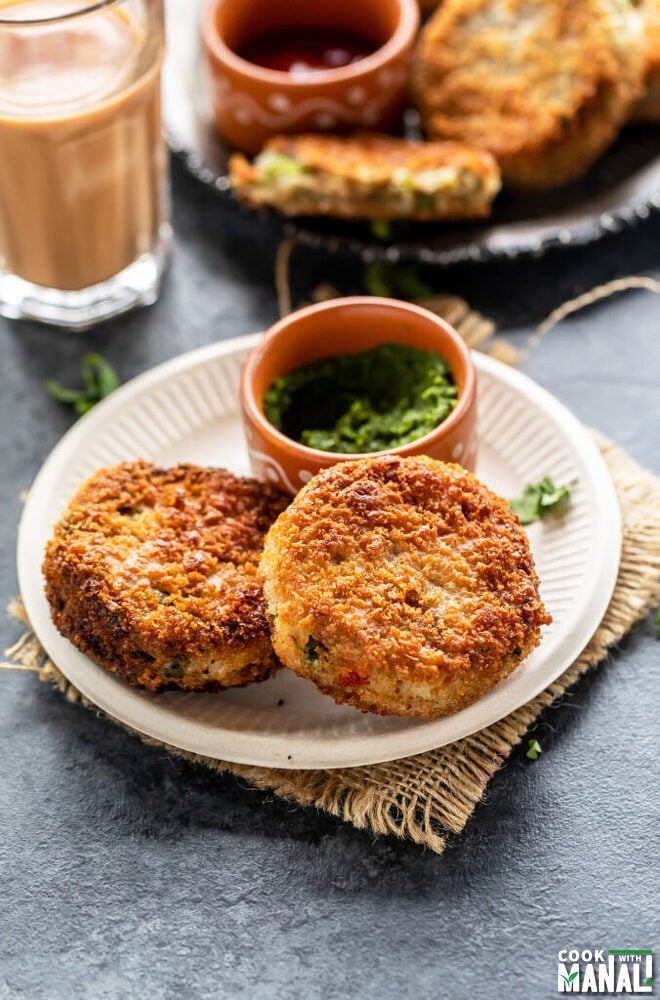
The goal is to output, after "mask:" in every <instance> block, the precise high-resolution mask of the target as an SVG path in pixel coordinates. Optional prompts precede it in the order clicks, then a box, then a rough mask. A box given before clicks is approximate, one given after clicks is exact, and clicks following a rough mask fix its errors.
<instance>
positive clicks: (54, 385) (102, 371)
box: [45, 354, 119, 416]
mask: <svg viewBox="0 0 660 1000" xmlns="http://www.w3.org/2000/svg"><path fill="white" fill-rule="evenodd" d="M80 374H81V376H82V380H83V382H84V383H85V388H84V389H68V388H67V387H66V386H64V385H62V383H61V382H57V381H56V380H55V379H48V381H47V382H46V384H45V385H46V392H47V393H48V394H49V395H50V396H52V398H53V399H55V400H57V402H58V403H65V404H66V405H68V406H72V407H73V409H74V410H75V411H76V413H77V414H78V416H83V414H85V413H88V412H89V410H91V409H92V407H93V406H95V405H96V404H97V403H98V402H99V400H101V399H105V397H106V396H109V395H110V393H111V392H114V391H115V389H116V388H117V386H118V385H119V378H118V377H117V373H116V371H115V370H114V368H113V367H112V365H111V364H110V363H109V362H108V361H106V359H105V358H104V357H102V356H101V355H100V354H86V355H85V356H84V358H83V359H82V361H81V362H80Z"/></svg>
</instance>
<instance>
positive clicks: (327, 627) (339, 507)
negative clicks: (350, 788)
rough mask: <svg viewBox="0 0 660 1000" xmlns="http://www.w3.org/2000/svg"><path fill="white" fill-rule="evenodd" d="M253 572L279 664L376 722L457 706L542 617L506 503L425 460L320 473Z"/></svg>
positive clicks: (531, 640)
mask: <svg viewBox="0 0 660 1000" xmlns="http://www.w3.org/2000/svg"><path fill="white" fill-rule="evenodd" d="M259 572H260V575H261V576H262V578H263V581H264V594H265V596H266V602H267V605H268V616H269V619H270V621H271V630H272V639H273V645H274V647H275V650H276V652H277V655H278V656H279V658H280V659H281V660H282V662H283V663H284V664H286V666H287V667H290V669H291V670H293V671H295V672H296V673H297V674H300V675H301V676H303V677H306V678H309V680H312V681H313V682H314V683H315V684H316V685H317V687H318V688H319V689H320V690H321V691H323V692H325V693H326V694H329V695H331V697H332V698H334V700H335V701H336V702H348V703H350V704H352V705H355V706H356V707H357V708H360V709H362V710H363V711H365V712H376V713H378V714H380V715H401V716H416V717H418V718H422V719H433V718H435V717H437V716H440V715H447V714H449V713H451V712H456V711H457V710H458V709H461V708H465V707H466V706H467V705H470V704H471V703H472V702H473V701H476V700H477V698H480V697H481V696H482V695H483V694H485V693H486V692H487V691H489V690H490V689H491V688H492V687H493V686H494V685H495V684H497V682H498V681H500V680H502V678H503V677H506V676H507V674H509V673H510V672H511V671H512V670H515V668H516V667H517V666H518V664H519V663H520V662H521V661H522V660H523V659H524V657H525V656H527V654H528V653H530V652H531V650H533V649H534V647H535V646H537V645H538V643H539V641H540V626H541V625H544V624H548V623H549V622H550V621H551V618H550V616H549V615H548V614H547V613H546V611H545V608H544V607H543V604H542V602H541V600H540V598H539V593H538V578H537V576H536V572H535V570H534V562H533V559H532V556H531V553H530V550H529V545H528V542H527V537H526V535H525V534H524V532H523V531H522V529H521V527H520V522H519V520H518V517H517V516H516V515H515V514H513V513H512V511H511V510H510V509H509V506H508V504H507V502H506V501H505V500H503V499H501V498H500V497H498V496H496V495H495V494H494V493H492V492H491V491H490V490H489V489H487V488H486V487H485V486H484V485H483V484H482V483H480V482H479V480H478V479H476V478H475V476H473V475H471V474H470V473H469V472H466V471H465V470H464V469H462V468H461V467H460V466H458V465H450V464H445V463H442V462H436V461H434V460H433V459H430V458H425V457H415V458H397V457H394V456H378V457H374V458H368V459H356V460H355V461H346V462H341V463H339V464H338V465H335V466H333V467H331V468H330V469H326V470H324V471H322V472H320V473H319V474H317V475H316V476H315V477H314V478H313V479H312V480H310V482H309V483H308V485H307V486H306V487H305V488H304V489H303V490H302V491H301V492H300V493H299V494H298V496H297V497H296V498H295V499H294V500H293V502H292V504H291V505H290V506H289V507H288V508H287V510H285V511H284V513H283V514H281V515H280V516H279V518H278V519H277V521H276V522H275V524H274V525H273V527H272V528H271V529H270V531H269V532H268V535H267V537H266V542H265V545H264V553H263V556H262V559H261V563H260V566H259Z"/></svg>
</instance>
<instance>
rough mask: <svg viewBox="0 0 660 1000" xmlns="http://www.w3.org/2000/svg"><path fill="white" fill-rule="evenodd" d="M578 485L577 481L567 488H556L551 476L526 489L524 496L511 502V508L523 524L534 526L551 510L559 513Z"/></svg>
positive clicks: (566, 486) (569, 484)
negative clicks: (535, 522) (534, 523)
mask: <svg viewBox="0 0 660 1000" xmlns="http://www.w3.org/2000/svg"><path fill="white" fill-rule="evenodd" d="M576 485H577V480H573V482H571V483H567V484H566V485H565V486H555V484H554V483H553V481H552V479H551V478H550V476H544V477H543V479H541V480H539V482H538V483H530V484H529V485H528V486H526V487H525V489H524V491H523V495H522V496H521V497H516V498H515V499H513V500H510V501H509V507H510V508H511V510H512V511H513V512H514V514H517V515H518V517H519V518H520V523H521V524H533V522H534V521H538V520H539V518H541V517H544V516H545V515H546V514H547V513H549V512H550V511H551V510H554V511H557V512H559V511H560V510H561V507H562V506H563V505H564V504H565V503H566V501H567V500H568V498H569V497H570V495H571V493H572V492H573V490H574V489H575V487H576Z"/></svg>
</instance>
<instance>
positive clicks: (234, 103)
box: [222, 88, 392, 131]
mask: <svg viewBox="0 0 660 1000" xmlns="http://www.w3.org/2000/svg"><path fill="white" fill-rule="evenodd" d="M354 89H356V88H354ZM283 96H284V95H282V94H280V95H277V94H271V95H270V97H269V100H268V103H269V106H270V107H271V110H270V111H269V110H268V109H267V108H264V107H262V106H261V105H260V104H259V103H258V102H257V101H255V100H254V98H253V97H250V95H249V94H244V93H241V92H237V91H234V93H232V94H226V95H224V96H223V98H222V112H223V114H229V115H232V116H233V117H234V119H235V120H236V121H239V122H241V124H247V123H248V122H252V121H256V122H258V123H259V124H260V125H263V126H264V127H265V128H268V129H277V130H281V131H285V130H286V129H288V128H290V127H292V126H297V125H299V123H300V122H301V121H302V120H303V119H310V118H311V120H312V121H314V122H315V124H316V127H317V128H334V127H335V126H336V125H338V124H339V123H340V122H341V123H343V124H345V125H365V124H367V125H374V124H375V123H376V122H377V121H378V119H379V117H380V115H381V112H382V110H383V108H384V107H385V106H386V105H387V103H388V102H389V101H390V99H391V97H392V92H391V90H387V91H386V92H384V93H383V92H380V93H378V94H376V95H375V97H374V98H373V99H372V100H371V101H369V103H368V104H365V105H360V106H358V105H355V106H349V105H348V103H347V104H340V103H339V102H338V101H332V100H329V99H328V98H323V97H310V98H309V99H308V100H305V101H300V102H299V103H298V104H295V105H291V104H290V106H289V108H288V109H286V110H285V109H283V108H282V110H273V98H275V97H283Z"/></svg>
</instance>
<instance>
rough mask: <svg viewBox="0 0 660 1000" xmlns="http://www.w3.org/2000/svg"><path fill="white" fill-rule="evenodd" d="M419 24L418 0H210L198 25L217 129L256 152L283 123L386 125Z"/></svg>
mask: <svg viewBox="0 0 660 1000" xmlns="http://www.w3.org/2000/svg"><path fill="white" fill-rule="evenodd" d="M418 28H419V7H418V4H417V0H332V2H331V3H315V2H310V0H286V3H285V2H283V0H282V2H279V3H278V2H275V0H213V2H212V3H211V4H210V5H209V6H208V7H207V8H206V10H205V13H204V16H203V19H202V25H201V31H202V43H203V49H204V53H205V57H206V63H207V67H208V71H209V76H210V85H211V89H210V96H211V105H212V108H213V115H214V119H215V124H216V127H217V129H218V131H219V132H220V133H221V134H222V135H223V136H224V137H225V139H227V141H228V142H229V143H231V144H232V145H233V146H236V147H238V148H239V149H242V150H244V151H245V152H246V153H249V154H254V153H257V152H259V150H260V149H261V148H262V146H263V144H264V142H265V141H266V139H268V138H270V137H271V136H273V135H277V134H279V133H282V132H284V133H291V132H302V131H306V130H312V131H338V130H347V129H362V130H364V129H380V128H387V127H388V125H391V124H393V123H394V122H395V121H396V119H397V116H398V115H399V114H400V112H401V110H402V108H403V104H404V101H405V89H406V78H407V71H408V63H409V60H410V56H411V52H412V48H413V44H414V41H415V37H416V34H417V31H418ZM323 39H325V43H326V44H325V45H323V44H322V43H323ZM251 60H253V61H251ZM273 67H276V68H273Z"/></svg>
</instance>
